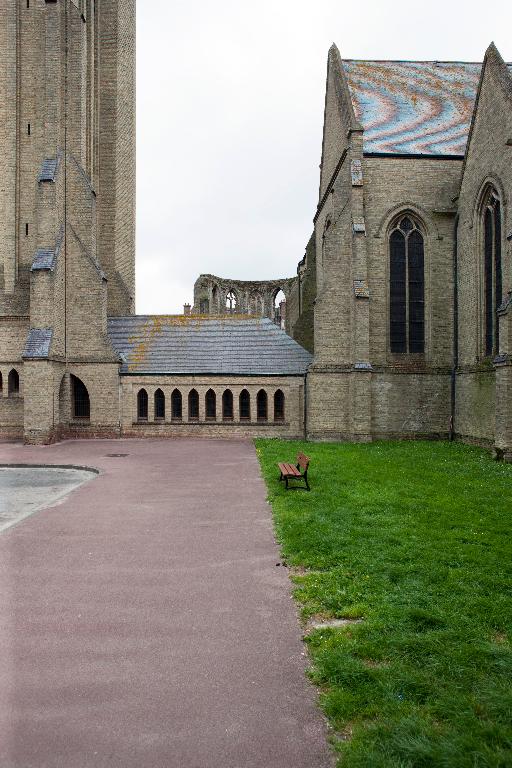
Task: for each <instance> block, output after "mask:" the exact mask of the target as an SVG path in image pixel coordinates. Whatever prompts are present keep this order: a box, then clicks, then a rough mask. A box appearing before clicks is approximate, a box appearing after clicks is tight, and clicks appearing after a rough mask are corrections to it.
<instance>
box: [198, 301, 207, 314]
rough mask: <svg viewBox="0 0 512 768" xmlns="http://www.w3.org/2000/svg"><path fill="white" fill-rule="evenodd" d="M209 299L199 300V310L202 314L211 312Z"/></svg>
mask: <svg viewBox="0 0 512 768" xmlns="http://www.w3.org/2000/svg"><path fill="white" fill-rule="evenodd" d="M209 309H210V308H209V305H208V299H201V301H200V302H199V312H200V314H201V315H207V314H208V313H209Z"/></svg>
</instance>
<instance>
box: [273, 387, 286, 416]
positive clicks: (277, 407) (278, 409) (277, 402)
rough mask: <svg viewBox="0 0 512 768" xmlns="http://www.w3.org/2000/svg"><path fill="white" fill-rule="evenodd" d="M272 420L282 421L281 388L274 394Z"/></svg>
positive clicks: (282, 397) (282, 403) (282, 402)
mask: <svg viewBox="0 0 512 768" xmlns="http://www.w3.org/2000/svg"><path fill="white" fill-rule="evenodd" d="M274 421H284V392H283V391H282V390H281V389H278V390H277V392H275V394H274Z"/></svg>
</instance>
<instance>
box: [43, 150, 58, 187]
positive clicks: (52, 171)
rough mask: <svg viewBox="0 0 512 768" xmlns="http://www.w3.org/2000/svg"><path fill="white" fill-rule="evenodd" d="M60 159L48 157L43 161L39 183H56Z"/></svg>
mask: <svg viewBox="0 0 512 768" xmlns="http://www.w3.org/2000/svg"><path fill="white" fill-rule="evenodd" d="M59 161H60V157H59V155H57V157H47V158H46V159H45V160H43V164H42V165H41V170H40V171H39V178H38V181H55V176H56V175H57V171H58V168H59Z"/></svg>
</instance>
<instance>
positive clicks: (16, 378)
mask: <svg viewBox="0 0 512 768" xmlns="http://www.w3.org/2000/svg"><path fill="white" fill-rule="evenodd" d="M19 391H20V375H19V373H18V371H16V370H15V369H14V368H13V369H12V371H10V372H9V376H8V377H7V394H9V395H18V394H19Z"/></svg>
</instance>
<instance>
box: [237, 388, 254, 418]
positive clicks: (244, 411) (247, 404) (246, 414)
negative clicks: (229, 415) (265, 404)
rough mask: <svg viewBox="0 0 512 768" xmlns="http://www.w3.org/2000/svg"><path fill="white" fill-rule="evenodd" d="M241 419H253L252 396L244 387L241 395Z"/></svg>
mask: <svg viewBox="0 0 512 768" xmlns="http://www.w3.org/2000/svg"><path fill="white" fill-rule="evenodd" d="M239 404H240V419H241V421H250V420H251V396H250V394H249V392H248V391H247V390H246V389H242V391H241V392H240V397H239Z"/></svg>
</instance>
